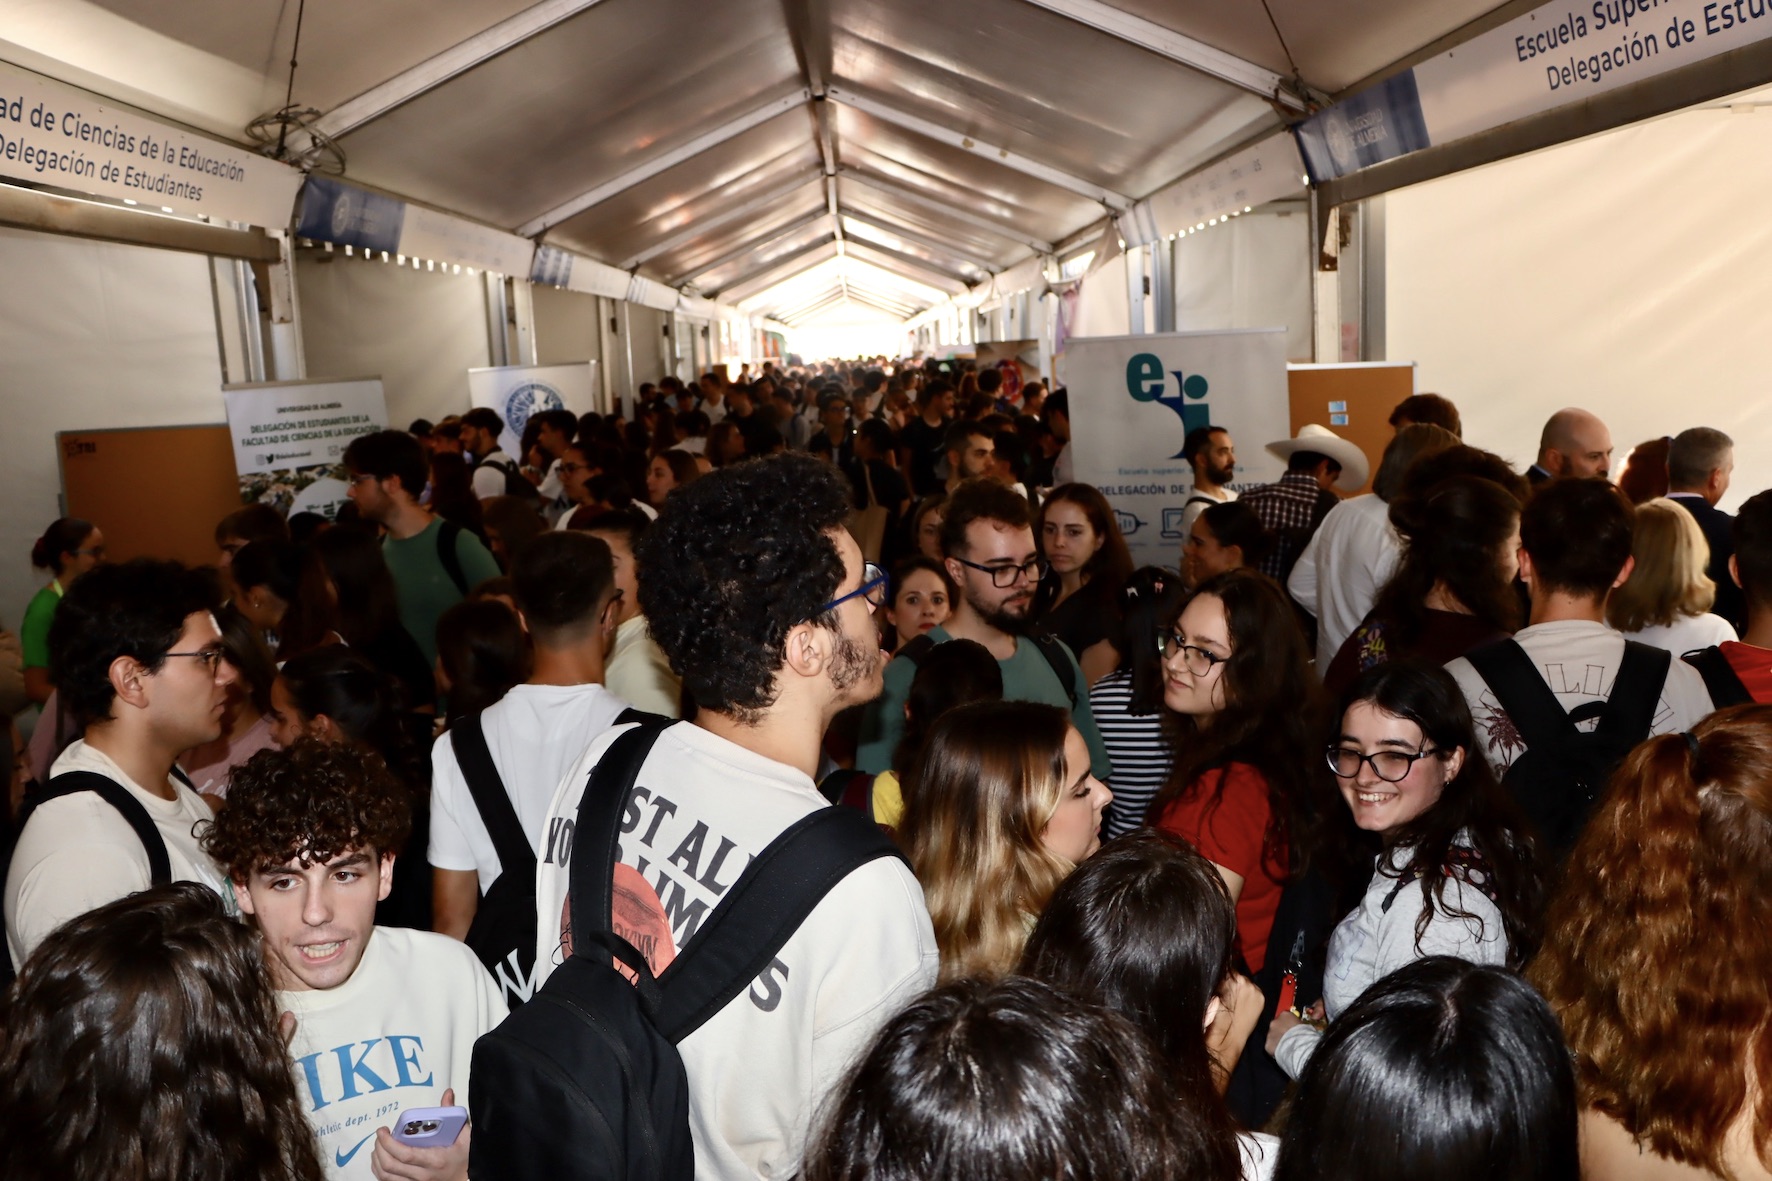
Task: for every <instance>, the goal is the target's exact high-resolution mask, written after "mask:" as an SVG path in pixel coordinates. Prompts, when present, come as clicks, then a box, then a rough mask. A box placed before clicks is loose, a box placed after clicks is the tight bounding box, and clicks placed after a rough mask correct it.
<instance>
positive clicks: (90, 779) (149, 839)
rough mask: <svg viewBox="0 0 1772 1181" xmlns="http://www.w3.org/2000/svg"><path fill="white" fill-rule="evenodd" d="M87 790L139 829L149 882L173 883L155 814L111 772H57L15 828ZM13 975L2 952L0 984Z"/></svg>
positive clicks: (4, 866) (32, 796)
mask: <svg viewBox="0 0 1772 1181" xmlns="http://www.w3.org/2000/svg"><path fill="white" fill-rule="evenodd" d="M172 773H173V774H174V775H175V776H177V777H178V780H179V782H180V783H183V784H184V785H185V786H186V787H190V786H191V781H190V780H189V779H188V778H186V776H185V773H184V772H183V771H182V770H180V769H179V768H177V767H174V768H173V769H172ZM83 791H90V792H95V793H97V795H98V796H99V798H100V799H102V800H104V802H105V803H107V804H109V805H111V807H113V808H115V809H117V811H119V812H121V813H122V814H123V819H125V820H127V821H128V822H129V827H131V828H133V829H134V830H135V835H136V836H138V837H140V838H141V843H142V847H143V848H145V849H146V850H147V851H148V884H149V885H150V886H165V885H169V884H171V882H172V859H171V857H170V856H169V855H168V854H167V852H166V839H165V838H164V837H162V836H161V835H160V830H159V829H157V828H155V827H154V818H153V817H152V816H149V815H148V810H147V809H146V808H144V807H142V805H141V801H140V800H138V799H136V798H135V796H133V795H131V794H130V791H129V789H128V788H126V787H124V786H123V785H122V784H121V783H118V782H117V781H116V780H114V779H112V778H110V777H109V776H106V775H100V774H99V773H98V772H97V771H69V772H67V773H65V774H62V775H57V776H56V777H55V778H53V779H51V780H50V781H49V782H48V783H46V784H44V785H43V786H42V787H41V788H39V789H37V790H35V791H31V792H28V793H26V795H25V798H24V802H23V803H22V804H21V805H20V807H19V812H18V820H17V821H16V822H15V823H14V825H13V832H14V833H16V834H17V835H18V836H23V835H24V832H25V822H26V821H28V820H29V819H30V818H31V813H32V812H34V811H36V810H37V807H38V805H40V804H46V803H48V802H49V801H50V800H59V799H60V798H61V797H63V796H71V795H76V794H78V793H80V792H83ZM15 840H16V838H15ZM12 852H13V850H12V849H11V848H8V849H7V850H6V856H5V857H4V858H0V881H5V880H6V874H7V871H8V870H10V869H11V867H12V864H11V863H12ZM13 975H14V970H13V966H12V957H11V956H9V955H5V954H3V953H0V988H4V987H5V986H6V985H7V984H10V983H11V982H12V979H13Z"/></svg>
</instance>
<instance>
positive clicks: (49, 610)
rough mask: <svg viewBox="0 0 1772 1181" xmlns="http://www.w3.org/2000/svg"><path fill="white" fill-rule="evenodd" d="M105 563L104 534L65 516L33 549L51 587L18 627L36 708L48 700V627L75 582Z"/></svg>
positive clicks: (33, 562)
mask: <svg viewBox="0 0 1772 1181" xmlns="http://www.w3.org/2000/svg"><path fill="white" fill-rule="evenodd" d="M104 560H105V535H104V534H103V533H100V532H99V531H98V526H96V525H94V524H93V523H92V522H91V521H82V520H80V519H79V518H77V517H63V518H61V519H60V520H59V521H57V522H55V524H53V525H51V526H50V527H49V528H48V529H46V530H44V531H43V536H42V537H39V538H38V539H37V542H36V544H35V545H33V546H31V565H33V566H35V567H37V568H38V569H39V570H47V571H49V572H50V574H51V575H52V577H51V578H50V580H49V585H48V586H46V587H44V588H43V589H42V590H40V591H38V592H37V594H36V595H35V596H34V597H33V598H32V599H31V602H30V605H29V606H27V607H26V608H25V618H24V622H23V623H21V624H20V625H19V643H20V646H21V647H22V648H23V649H24V662H25V696H26V697H28V698H30V700H31V701H32V702H33V703H34V704H36V705H42V704H43V703H44V702H46V701H48V700H49V693H50V690H51V689H52V688H53V686H52V685H51V684H50V683H49V625H50V623H51V622H53V621H54V619H55V609H56V608H57V607H59V606H61V601H62V596H63V595H64V594H66V593H67V590H68V588H69V587H70V586H72V585H73V584H74V580H75V579H76V578H78V577H80V576H81V575H82V574H84V573H86V572H87V571H88V570H90V569H92V568H93V567H94V566H96V565H98V564H99V563H100V562H102V561H104Z"/></svg>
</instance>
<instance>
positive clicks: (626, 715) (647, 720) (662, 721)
mask: <svg viewBox="0 0 1772 1181" xmlns="http://www.w3.org/2000/svg"><path fill="white" fill-rule="evenodd" d="M674 721H676V719H675V718H667V717H665V716H664V715H663V714H655V713H648V712H647V711H646V710H643V709H635V708H634V707H633V706H631V705H630V706H628V708H626V709H624V710H622V711H621V712H620V713H618V714H616V715H615V721H613V722H611V723H609V724H610V726H611V727H615V726H668V725H670V724H671V723H672V722H674Z"/></svg>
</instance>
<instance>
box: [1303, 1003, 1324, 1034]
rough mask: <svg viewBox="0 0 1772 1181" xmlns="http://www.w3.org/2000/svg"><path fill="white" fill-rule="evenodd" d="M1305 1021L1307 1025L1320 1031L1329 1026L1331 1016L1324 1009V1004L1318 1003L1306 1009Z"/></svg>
mask: <svg viewBox="0 0 1772 1181" xmlns="http://www.w3.org/2000/svg"><path fill="white" fill-rule="evenodd" d="M1304 1020H1305V1024H1307V1025H1314V1026H1316V1027H1317V1028H1318V1029H1321V1028H1323V1026H1325V1025H1327V1024H1328V1023H1329V1016H1328V1014H1327V1013H1326V1012H1325V1011H1324V1009H1323V1002H1322V1001H1318V1002H1317V1003H1316V1004H1314V1005H1312V1006H1311V1007H1310V1008H1308V1009H1306V1010H1305V1011H1304Z"/></svg>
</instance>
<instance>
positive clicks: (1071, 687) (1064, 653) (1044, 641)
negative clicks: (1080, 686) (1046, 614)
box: [1028, 631, 1077, 709]
mask: <svg viewBox="0 0 1772 1181" xmlns="http://www.w3.org/2000/svg"><path fill="white" fill-rule="evenodd" d="M1028 638H1029V639H1031V640H1033V641H1034V647H1036V648H1038V649H1039V650H1040V655H1041V656H1044V657H1045V658H1046V663H1047V664H1049V665H1051V666H1052V675H1053V676H1055V677H1057V678H1058V683H1059V684H1060V685H1062V686H1064V691H1065V695H1066V696H1068V697H1069V698H1070V699H1071V708H1072V709H1076V708H1077V669H1076V666H1075V665H1074V664H1072V663H1071V650H1070V649H1069V648H1066V647H1065V646H1064V641H1063V640H1061V639H1059V638H1058V637H1057V636H1055V635H1051V634H1049V633H1047V632H1040V631H1037V632H1034V633H1033V634H1032V635H1031V636H1029V637H1028Z"/></svg>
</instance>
